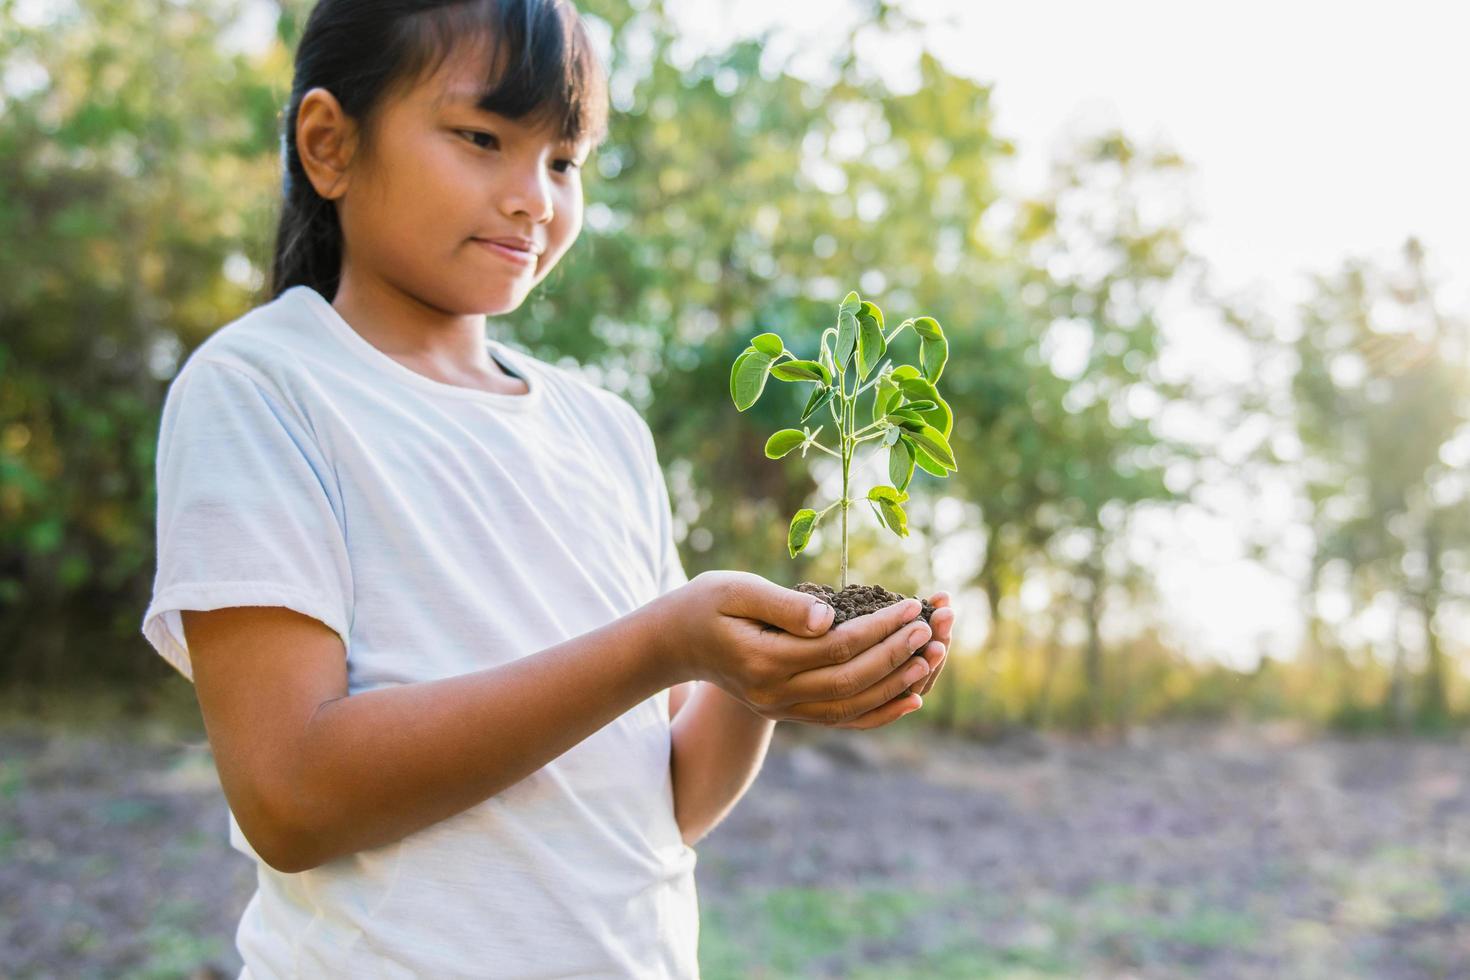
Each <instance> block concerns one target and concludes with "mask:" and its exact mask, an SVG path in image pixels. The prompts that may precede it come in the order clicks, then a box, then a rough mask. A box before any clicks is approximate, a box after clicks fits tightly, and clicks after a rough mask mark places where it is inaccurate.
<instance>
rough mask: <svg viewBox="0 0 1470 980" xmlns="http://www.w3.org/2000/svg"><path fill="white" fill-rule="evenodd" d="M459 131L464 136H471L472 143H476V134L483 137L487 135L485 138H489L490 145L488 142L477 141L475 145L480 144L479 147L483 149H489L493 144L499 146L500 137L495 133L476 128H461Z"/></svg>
mask: <svg viewBox="0 0 1470 980" xmlns="http://www.w3.org/2000/svg"><path fill="white" fill-rule="evenodd" d="M459 132H460V134H461V135H463V136H468V137H469V138H470V142H471V143H475V137H476V136H483V137H485V139H487V140H489V141H490V142H489V144H488V145H487V144H481V143H475V145H476V146H478V147H480V149H482V150H488V149H490V148H491V147H492V146H495V147H498V146H499V145H500V138H499V137H497V136H496V135H495V134H494V133H482V132H480V131H479V130H475V129H461V130H459Z"/></svg>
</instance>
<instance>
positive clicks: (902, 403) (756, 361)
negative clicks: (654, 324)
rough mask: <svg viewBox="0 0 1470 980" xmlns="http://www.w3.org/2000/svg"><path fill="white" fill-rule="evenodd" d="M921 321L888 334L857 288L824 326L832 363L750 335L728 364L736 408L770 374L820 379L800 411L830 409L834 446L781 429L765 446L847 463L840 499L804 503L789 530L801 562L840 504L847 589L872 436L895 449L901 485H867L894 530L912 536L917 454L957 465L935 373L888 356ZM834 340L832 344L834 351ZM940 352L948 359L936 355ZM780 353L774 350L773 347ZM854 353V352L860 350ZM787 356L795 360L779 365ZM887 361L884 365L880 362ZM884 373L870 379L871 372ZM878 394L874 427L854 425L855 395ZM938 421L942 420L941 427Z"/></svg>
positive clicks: (939, 360) (927, 320)
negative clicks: (910, 507) (854, 472)
mask: <svg viewBox="0 0 1470 980" xmlns="http://www.w3.org/2000/svg"><path fill="white" fill-rule="evenodd" d="M919 319H921V320H923V321H924V326H923V333H921V334H919V336H920V337H921V341H922V343H923V344H926V345H929V350H930V358H931V360H930V363H931V365H939V366H940V367H942V366H943V362H944V360H945V359H946V358H947V357H948V350H949V347H948V342H947V341H946V340H945V338H944V331H943V330H942V329H941V328H940V326H939V322H938V321H937V320H935V319H934V318H933V317H920V318H919ZM917 322H918V321H917V320H915V319H912V318H911V319H908V320H905V321H903V323H900V324H899V325H898V326H897V327H896V328H894V330H893V332H892V333H891V334H885V333H884V332H883V311H882V310H881V309H879V308H878V306H877V304H875V303H871V302H869V301H867V300H864V299H862V298H861V297H859V296H858V294H857V292H856V291H854V292H850V293H848V294H847V296H846V297H845V298H844V299H843V300H842V303H841V304H840V305H839V306H838V308H837V325H836V326H834V327H828V328H827V329H826V330H824V331H823V332H822V358H823V361H830V362H831V364H832V367H831V368H828V367H827V365H826V364H825V363H822V362H820V361H803V360H798V359H796V355H794V354H792V353H791V352H790V351H789V350H787V349H786V348H785V344H784V342H783V341H782V340H781V338H780V337H779V336H778V335H777V334H775V333H763V334H761V335H760V336H758V337H755V338H754V339H752V340H751V342H750V346H749V347H747V348H746V349H745V350H744V351H742V352H741V353H740V355H739V356H738V357H736V358H735V363H734V364H733V365H731V368H730V397H731V399H732V400H733V401H734V402H735V407H736V409H738V410H739V411H742V412H743V411H745V410H746V409H748V408H750V407H751V406H752V405H754V404H755V403H756V402H757V401H758V400H759V399H760V396H761V393H762V392H763V391H764V390H765V384H766V378H767V377H769V376H774V377H776V378H777V379H779V380H781V381H789V382H802V381H811V382H814V383H815V384H816V387H815V388H814V389H812V392H811V394H810V395H809V396H808V398H807V402H806V405H807V407H806V408H805V409H804V410H803V411H802V416H801V418H802V421H805V420H806V419H807V418H808V417H810V415H811V414H812V412H813V411H815V410H816V409H817V408H818V407H820V406H822V405H826V406H827V408H828V410H829V411H830V412H831V414H832V420H833V421H834V422H835V423H836V428H837V449H833V448H831V447H830V446H827V445H824V444H823V443H821V442H819V441H817V434H818V433H819V432H820V431H821V426H818V427H817V429H816V431H812V430H811V429H809V428H806V427H803V428H801V429H799V430H798V429H782V430H780V431H779V432H776V433H775V434H774V435H772V436H771V437H770V438H769V439H767V440H766V447H765V452H766V456H767V457H769V458H770V459H779V458H781V457H782V456H785V455H786V454H787V453H789V452H791V451H792V450H794V449H796V448H797V447H800V448H801V455H802V458H803V459H805V458H806V452H807V450H808V449H810V448H816V449H817V450H819V451H821V452H824V453H827V454H828V455H830V456H834V457H836V458H837V459H838V460H840V461H841V464H842V496H841V497H839V498H838V499H837V500H835V501H833V502H832V503H831V504H828V505H827V506H826V507H824V508H823V509H822V510H819V511H816V510H811V509H809V508H805V507H803V508H801V509H800V510H798V511H797V512H796V514H795V515H794V516H793V517H792V519H791V524H790V526H789V527H788V528H787V532H786V548H787V551H788V553H789V554H790V555H791V557H792V558H795V557H796V556H797V555H798V554H800V553H801V551H802V550H803V549H805V548H806V546H807V543H808V542H809V541H810V539H811V534H812V531H813V530H814V529H815V528H816V527H817V525H818V524H820V523H821V520H822V518H823V517H824V516H825V515H826V514H827V512H828V511H830V510H832V508H834V507H841V508H842V587H844V588H845V587H846V586H847V511H848V509H849V508H850V507H851V506H852V504H853V503H855V502H856V501H855V500H854V498H852V497H849V496H848V487H849V483H850V476H851V469H852V463H853V457H854V453H855V451H856V449H857V447H858V446H859V445H861V444H862V443H865V442H873V441H880V442H881V446H883V447H886V448H887V449H888V469H889V473H890V474H891V475H892V476H893V482H894V484H895V485H894V486H891V487H889V486H879V487H874V488H873V489H872V490H870V491H868V495H867V499H868V501H869V502H870V503H871V504H872V506H873V514H874V516H875V517H877V519H878V523H879V524H880V525H881V526H882V527H885V528H887V529H888V530H890V531H892V532H893V533H894V534H897V535H898V536H899V537H908V533H909V528H908V515H907V514H906V513H904V509H903V506H902V505H903V503H904V502H905V501H907V500H908V494H907V493H906V492H905V488H906V487H907V486H908V484H909V481H910V480H911V479H912V477H913V471H914V464H915V460H916V459H917V457H919V456H924V457H926V458H927V459H929V460H932V461H933V462H934V463H935V464H936V465H937V466H939V467H940V471H939V473H938V474H937V475H939V476H941V477H943V476H947V475H948V474H949V473H950V472H952V471H954V470H956V469H957V468H958V467H957V466H956V464H955V458H954V452H953V450H951V449H950V447H949V442H948V440H947V437H948V435H949V432H950V431H951V425H952V422H953V413H952V412H951V411H950V408H949V405H948V404H947V403H946V402H945V400H944V399H943V398H942V397H941V396H940V394H939V389H938V388H937V387H935V385H934V381H936V380H937V379H938V377H939V370H938V369H936V370H935V371H934V377H933V378H931V379H927V380H926V379H925V378H921V377H919V376H918V372H919V369H918V368H915V367H914V366H913V365H911V364H903V365H899V366H898V367H894V366H893V364H892V363H890V362H889V361H885V360H883V358H884V355H885V354H886V353H887V352H888V345H889V344H890V343H891V342H892V341H893V340H895V339H896V338H897V337H898V335H899V334H901V333H902V332H903V331H904V329H905V328H907V327H914V329H915V333H919V328H918V326H917V325H916V324H917ZM829 338H831V339H833V341H834V342H835V345H836V346H835V347H834V348H832V349H830V350H829V348H828V347H827V341H828V339H829ZM941 345H942V350H943V356H940V354H938V353H936V351H939V350H941ZM772 352H774V353H772ZM854 353H856V355H857V356H856V358H853V356H852V355H853V354H854ZM781 357H789V358H791V360H789V361H786V362H784V363H783V362H781V361H780V360H779V359H780V358H781ZM880 362H881V367H880ZM850 367H851V368H853V369H855V372H856V376H855V377H854V378H853V379H852V383H851V390H849V387H848V368H850ZM875 369H876V370H877V371H878V375H877V377H875V378H874V379H873V380H872V381H870V382H868V383H867V384H864V383H863V382H864V381H866V380H867V378H868V376H869V375H870V374H872V373H873V371H874V370H875ZM869 389H872V390H873V410H872V418H873V421H872V423H871V424H869V425H867V426H864V427H863V428H861V429H859V428H857V423H856V418H857V401H858V398H859V396H861V395H862V394H863V393H864V392H865V391H868V390H869ZM931 423H938V424H939V425H940V426H942V428H936V427H935V425H933V424H931Z"/></svg>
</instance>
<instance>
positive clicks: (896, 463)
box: [888, 429, 914, 490]
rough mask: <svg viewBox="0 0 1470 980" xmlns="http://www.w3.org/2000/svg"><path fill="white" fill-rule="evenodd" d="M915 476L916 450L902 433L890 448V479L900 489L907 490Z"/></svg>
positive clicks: (893, 430) (894, 431) (892, 430)
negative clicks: (910, 446) (911, 447)
mask: <svg viewBox="0 0 1470 980" xmlns="http://www.w3.org/2000/svg"><path fill="white" fill-rule="evenodd" d="M888 431H889V433H890V434H893V433H896V432H898V430H897V429H889V430H888ZM913 477H914V451H913V450H912V449H910V448H909V441H908V440H907V439H905V438H903V436H902V435H900V436H899V437H898V438H897V439H896V440H895V441H894V442H893V445H892V447H891V448H890V449H889V450H888V479H889V480H890V481H892V483H893V485H894V486H895V487H897V488H898V489H899V490H907V489H908V485H909V481H910V480H912V479H913Z"/></svg>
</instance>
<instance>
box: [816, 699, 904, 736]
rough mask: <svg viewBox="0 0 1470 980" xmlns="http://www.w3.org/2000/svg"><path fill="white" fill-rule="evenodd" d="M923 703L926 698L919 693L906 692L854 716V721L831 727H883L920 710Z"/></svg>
mask: <svg viewBox="0 0 1470 980" xmlns="http://www.w3.org/2000/svg"><path fill="white" fill-rule="evenodd" d="M923 704H924V699H923V698H921V697H919V696H918V695H914V694H905V695H904V696H903V697H901V698H894V699H893V700H892V701H890V702H888V703H887V704H883V705H879V706H878V707H876V708H874V709H873V710H872V711H869V712H868V713H867V714H865V715H861V716H860V717H857V718H854V719H853V720H852V721H845V722H842V723H841V724H838V725H833V726H831V727H833V728H859V729H869V728H881V727H883V726H884V725H889V724H892V723H893V722H895V721H898V719H900V718H902V717H903V716H904V715H911V714H913V713H914V712H915V711H918V710H919V708H921V707H922V706H923Z"/></svg>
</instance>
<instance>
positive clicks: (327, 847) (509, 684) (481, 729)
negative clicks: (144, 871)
mask: <svg viewBox="0 0 1470 980" xmlns="http://www.w3.org/2000/svg"><path fill="white" fill-rule="evenodd" d="M649 611H650V607H644V608H643V609H640V610H639V611H637V612H635V613H632V614H630V615H628V616H625V617H623V618H621V619H618V620H616V621H614V622H612V623H609V624H608V625H606V626H604V627H601V628H600V629H597V630H593V631H592V632H590V633H586V634H583V635H582V636H578V637H575V638H573V639H570V640H567V641H566V642H564V643H560V644H557V645H556V646H553V647H550V648H548V649H546V650H543V651H541V652H540V653H537V654H533V655H531V656H528V657H525V658H522V659H520V660H517V661H514V662H512V663H509V664H506V665H504V666H500V667H495V668H491V669H488V670H482V671H476V672H474V673H471V674H465V675H462V676H458V677H449V678H444V679H441V680H436V681H425V682H422V683H416V684H406V685H403V686H400V687H393V688H383V689H379V690H375V691H367V692H364V693H361V694H355V695H352V696H350V697H344V698H339V699H336V700H333V701H328V702H327V703H325V704H323V705H322V706H321V707H320V708H319V709H318V710H317V712H316V713H315V715H314V716H313V718H312V720H311V722H310V723H309V724H308V726H307V728H306V732H305V735H304V736H303V738H302V741H301V745H300V750H299V752H297V753H296V754H295V770H294V773H293V776H292V778H291V779H290V780H289V782H288V785H289V786H291V788H292V793H291V797H292V800H291V805H289V806H287V807H286V808H285V812H286V813H287V814H289V816H290V820H289V823H288V825H287V827H286V829H285V832H284V836H283V840H284V841H285V842H286V843H284V844H283V845H282V851H283V853H284V854H285V855H286V856H287V857H286V858H285V861H284V862H283V863H289V864H290V865H291V866H292V869H294V870H301V869H304V868H310V867H315V866H317V865H319V864H321V863H323V862H325V861H329V860H331V859H333V858H335V857H340V856H342V855H345V854H350V853H353V852H356V851H360V850H364V849H367V848H371V847H376V846H381V845H383V844H388V843H391V842H393V841H396V840H400V839H402V838H403V837H406V836H407V835H409V834H411V833H413V832H415V831H417V830H420V829H422V828H424V827H427V826H429V825H431V824H434V823H437V822H439V821H441V820H444V819H446V818H448V817H451V816H453V815H455V814H457V813H460V812H462V811H464V810H466V809H468V808H469V807H471V806H474V805H476V804H477V803H480V802H481V801H483V800H485V799H487V798H489V797H491V796H493V795H494V794H496V793H497V792H499V791H501V790H502V789H505V788H506V787H508V786H510V785H512V784H513V783H516V782H518V781H519V780H521V779H523V778H525V777H526V776H528V775H530V774H531V773H533V772H535V771H536V770H537V769H539V768H541V767H542V766H544V765H545V764H546V763H548V762H550V761H551V760H553V759H555V758H556V757H557V756H559V755H561V754H562V753H564V752H566V751H567V750H568V749H570V748H572V747H573V746H574V745H576V744H577V743H579V742H581V741H582V740H583V739H585V738H587V737H588V736H589V735H591V734H593V733H594V732H596V731H597V730H598V729H600V728H602V727H603V726H604V725H607V724H608V723H609V722H611V721H613V720H614V719H615V718H617V717H618V716H619V715H621V714H623V713H624V712H626V711H628V710H630V709H631V708H633V707H634V706H635V705H637V704H638V703H639V702H640V701H643V700H645V699H646V698H649V697H652V696H653V695H654V694H657V693H658V692H659V691H661V690H663V689H664V688H665V687H668V686H669V684H671V683H675V682H677V681H678V680H681V679H682V678H679V677H676V676H671V674H670V670H669V667H668V665H667V663H666V662H665V661H664V660H663V659H662V655H661V652H660V651H659V650H658V648H657V646H656V644H655V642H654V640H655V638H656V636H657V629H658V626H657V621H656V618H655V617H654V616H650V615H649Z"/></svg>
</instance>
